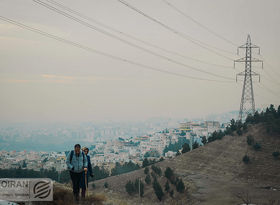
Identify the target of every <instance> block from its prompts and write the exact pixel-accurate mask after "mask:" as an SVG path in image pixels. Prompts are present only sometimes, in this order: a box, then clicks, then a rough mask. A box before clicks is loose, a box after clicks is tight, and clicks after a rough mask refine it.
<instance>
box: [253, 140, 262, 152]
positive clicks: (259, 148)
mask: <svg viewBox="0 0 280 205" xmlns="http://www.w3.org/2000/svg"><path fill="white" fill-rule="evenodd" d="M261 148H262V146H261V144H260V143H258V142H256V143H255V144H254V149H255V150H256V151H259V150H261Z"/></svg>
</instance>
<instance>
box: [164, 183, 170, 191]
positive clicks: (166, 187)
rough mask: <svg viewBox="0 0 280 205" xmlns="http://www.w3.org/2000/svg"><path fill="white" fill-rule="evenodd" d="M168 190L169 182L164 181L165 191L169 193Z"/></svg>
mask: <svg viewBox="0 0 280 205" xmlns="http://www.w3.org/2000/svg"><path fill="white" fill-rule="evenodd" d="M169 190H170V186H169V182H168V181H166V183H165V191H166V192H169Z"/></svg>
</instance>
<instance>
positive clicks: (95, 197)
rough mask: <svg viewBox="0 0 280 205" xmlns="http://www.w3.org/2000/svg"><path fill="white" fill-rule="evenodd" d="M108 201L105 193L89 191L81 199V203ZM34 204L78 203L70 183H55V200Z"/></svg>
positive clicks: (89, 204)
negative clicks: (83, 198)
mask: <svg viewBox="0 0 280 205" xmlns="http://www.w3.org/2000/svg"><path fill="white" fill-rule="evenodd" d="M104 201H106V197H105V196H104V195H103V194H93V193H92V192H90V193H88V194H87V196H86V198H85V200H80V202H79V204H81V205H92V204H94V205H102V204H103V202H104ZM33 204H34V205H41V204H42V205H65V204H67V205H76V204H77V203H76V202H75V200H74V197H73V193H72V189H71V187H69V186H68V185H62V184H57V183H56V184H54V195H53V201H51V202H35V203H33Z"/></svg>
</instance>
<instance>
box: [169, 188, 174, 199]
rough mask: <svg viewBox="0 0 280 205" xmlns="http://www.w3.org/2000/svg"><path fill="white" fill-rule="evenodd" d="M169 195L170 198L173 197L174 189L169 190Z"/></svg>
mask: <svg viewBox="0 0 280 205" xmlns="http://www.w3.org/2000/svg"><path fill="white" fill-rule="evenodd" d="M169 195H170V196H171V198H173V196H174V191H173V190H171V191H170V192H169Z"/></svg>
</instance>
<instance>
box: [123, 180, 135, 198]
mask: <svg viewBox="0 0 280 205" xmlns="http://www.w3.org/2000/svg"><path fill="white" fill-rule="evenodd" d="M125 190H126V192H127V193H128V194H129V195H132V194H133V193H135V192H136V190H135V186H134V184H133V182H132V181H130V180H129V181H128V182H127V183H126V185H125Z"/></svg>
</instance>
